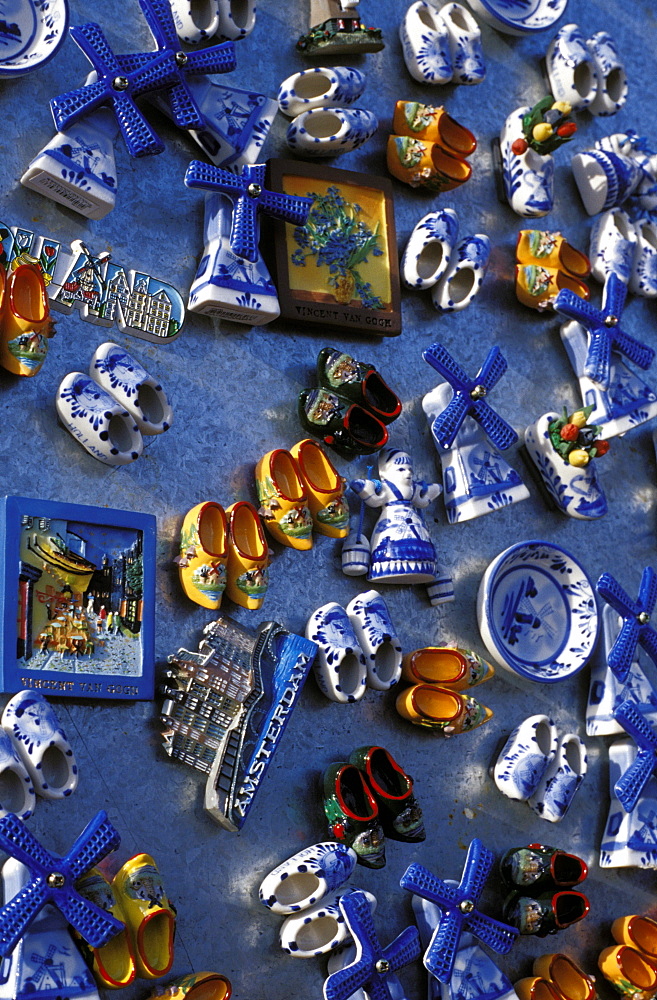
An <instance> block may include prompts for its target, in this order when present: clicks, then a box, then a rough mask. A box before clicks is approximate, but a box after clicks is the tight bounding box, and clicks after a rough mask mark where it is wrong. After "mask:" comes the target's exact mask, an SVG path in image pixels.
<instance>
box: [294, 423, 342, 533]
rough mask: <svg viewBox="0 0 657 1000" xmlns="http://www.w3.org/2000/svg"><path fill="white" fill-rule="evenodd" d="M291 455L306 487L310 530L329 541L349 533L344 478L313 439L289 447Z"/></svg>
mask: <svg viewBox="0 0 657 1000" xmlns="http://www.w3.org/2000/svg"><path fill="white" fill-rule="evenodd" d="M290 454H291V455H292V458H293V459H294V460H295V462H296V463H297V467H298V470H299V475H300V476H301V479H302V481H303V483H304V485H305V487H306V500H307V502H308V510H309V511H310V516H311V518H312V522H313V528H314V529H315V531H318V532H319V533H320V535H327V536H328V537H329V538H346V536H347V535H348V534H349V504H348V503H347V501H346V500H345V498H344V491H345V490H346V488H347V481H346V479H345V478H344V477H343V476H341V475H340V473H339V472H338V470H337V469H336V468H335V466H334V465H333V462H332V461H331V459H330V458H329V457H328V455H327V454H326V452H325V451H324V449H323V448H322V446H321V445H319V444H318V443H317V441H313V439H312V438H304V439H303V441H299V442H298V443H297V444H295V445H294V446H293V447H292V448H290Z"/></svg>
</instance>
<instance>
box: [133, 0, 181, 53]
mask: <svg viewBox="0 0 657 1000" xmlns="http://www.w3.org/2000/svg"><path fill="white" fill-rule="evenodd" d="M139 6H140V7H141V10H142V14H143V15H144V17H145V18H146V23H147V24H148V27H149V29H150V33H151V35H152V36H153V40H154V41H155V44H156V45H157V47H158V49H173V51H174V52H175V51H177V50H178V49H180V42H179V41H178V36H177V34H176V28H175V25H174V23H173V17H172V14H171V6H170V4H169V0H139Z"/></svg>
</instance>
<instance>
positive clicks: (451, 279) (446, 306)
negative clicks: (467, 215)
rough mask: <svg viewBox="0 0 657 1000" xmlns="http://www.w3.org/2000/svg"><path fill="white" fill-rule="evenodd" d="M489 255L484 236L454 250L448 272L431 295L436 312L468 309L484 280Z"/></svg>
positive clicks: (471, 237)
mask: <svg viewBox="0 0 657 1000" xmlns="http://www.w3.org/2000/svg"><path fill="white" fill-rule="evenodd" d="M490 251H491V245H490V240H489V239H488V237H487V236H486V235H484V234H483V233H475V235H474V236H466V237H465V239H463V240H461V242H460V243H459V244H458V246H456V247H455V248H454V250H453V252H452V255H451V258H450V261H449V264H448V267H447V270H446V271H445V273H444V274H443V276H442V278H440V279H439V281H437V282H436V284H435V285H434V287H433V291H432V293H431V301H432V302H433V304H434V307H435V308H436V309H437V310H438V312H446V313H447V312H460V310H461V309H465V307H466V306H469V305H470V303H471V302H472V300H473V299H474V297H475V295H477V293H478V292H479V290H480V288H481V285H482V282H483V280H484V276H485V274H486V269H487V268H488V261H489V259H490Z"/></svg>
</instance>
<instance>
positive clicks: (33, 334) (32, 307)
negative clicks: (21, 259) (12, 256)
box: [0, 264, 54, 376]
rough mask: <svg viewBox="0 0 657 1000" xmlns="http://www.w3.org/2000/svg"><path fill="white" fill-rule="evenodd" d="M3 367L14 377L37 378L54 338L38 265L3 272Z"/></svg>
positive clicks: (0, 311)
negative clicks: (51, 338) (51, 340)
mask: <svg viewBox="0 0 657 1000" xmlns="http://www.w3.org/2000/svg"><path fill="white" fill-rule="evenodd" d="M1 286H2V287H0V293H1V294H2V301H1V303H0V315H1V317H2V319H1V324H0V365H2V367H3V368H6V369H7V371H9V372H12V373H13V374H14V375H27V376H29V375H36V374H37V372H39V371H40V370H41V366H42V365H43V362H44V361H45V360H46V355H47V353H48V340H49V339H50V337H52V336H53V334H54V322H53V320H52V318H51V316H50V305H49V302H48V294H47V292H46V286H45V284H44V281H43V273H42V271H41V268H40V267H37V266H36V265H35V264H20V265H19V266H18V267H17V268H16V269H15V270H14V271H11V273H10V274H9V275H8V276H7V275H6V274H5V272H4V269H3V272H2V276H1Z"/></svg>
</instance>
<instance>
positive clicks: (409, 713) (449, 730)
mask: <svg viewBox="0 0 657 1000" xmlns="http://www.w3.org/2000/svg"><path fill="white" fill-rule="evenodd" d="M396 708H397V711H398V712H399V714H400V715H401V716H402V718H404V719H407V720H408V721H409V722H412V723H413V725H415V726H424V727H426V728H427V729H435V730H437V731H440V732H442V733H444V735H445V736H452V735H454V734H457V733H465V732H468V731H469V730H470V729H476V727H477V726H482V725H483V724H484V723H485V722H488V720H489V719H490V718H491V717H492V715H493V713H492V711H491V710H490V708H486V706H485V705H481V704H480V703H479V702H478V701H477V700H476V699H475V698H472V697H471V696H470V695H463V694H460V693H459V692H458V691H450V690H449V688H446V687H440V686H439V685H438V684H414V685H413V687H409V688H406V690H405V691H402V692H401V694H400V695H398V697H397V701H396Z"/></svg>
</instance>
